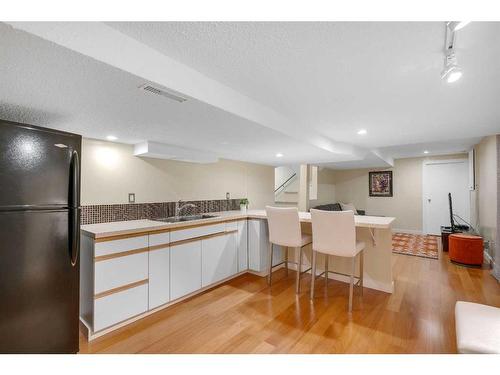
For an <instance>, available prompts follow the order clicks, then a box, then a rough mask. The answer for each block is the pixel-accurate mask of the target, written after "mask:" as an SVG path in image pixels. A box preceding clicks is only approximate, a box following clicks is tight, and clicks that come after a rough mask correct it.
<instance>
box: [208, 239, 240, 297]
mask: <svg viewBox="0 0 500 375" xmlns="http://www.w3.org/2000/svg"><path fill="white" fill-rule="evenodd" d="M236 238H237V233H230V234H226V235H222V236H217V237H212V238H208V239H206V240H202V241H201V251H202V253H201V259H202V270H201V275H202V286H203V287H205V286H208V285H211V284H214V283H216V282H218V281H220V280H223V279H225V278H227V277H230V276H232V275H234V274H236V273H237V272H238V251H237V245H236Z"/></svg>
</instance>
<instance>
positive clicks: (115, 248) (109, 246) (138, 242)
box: [95, 235, 148, 257]
mask: <svg viewBox="0 0 500 375" xmlns="http://www.w3.org/2000/svg"><path fill="white" fill-rule="evenodd" d="M147 247H148V236H147V235H146V236H139V237H130V238H124V239H121V240H114V241H104V242H96V244H95V256H96V257H100V256H103V255H110V254H116V253H121V252H124V251H130V250H137V249H144V248H147Z"/></svg>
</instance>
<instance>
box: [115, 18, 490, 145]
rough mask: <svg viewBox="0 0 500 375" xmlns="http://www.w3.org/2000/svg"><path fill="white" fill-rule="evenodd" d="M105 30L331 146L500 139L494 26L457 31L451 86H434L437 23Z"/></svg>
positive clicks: (439, 54) (439, 50)
mask: <svg viewBox="0 0 500 375" xmlns="http://www.w3.org/2000/svg"><path fill="white" fill-rule="evenodd" d="M109 25H111V26H112V27H114V28H116V29H118V30H120V31H122V32H123V33H125V34H127V35H129V36H132V37H134V38H136V39H137V40H140V41H142V42H144V43H145V44H148V45H149V46H151V47H153V48H156V49H157V50H159V51H161V52H162V53H165V54H167V55H169V56H171V57H172V58H174V59H176V60H178V61H180V62H182V63H184V64H187V65H189V66H191V67H194V68H195V69H197V70H199V71H200V72H202V73H203V74H206V75H207V76H210V77H213V78H214V79H216V80H218V81H221V82H223V83H225V84H227V85H228V86H230V87H232V88H234V89H236V90H238V91H241V92H243V93H245V94H246V95H248V96H250V97H252V98H254V99H257V100H259V101H260V102H262V103H264V104H266V105H268V106H270V107H272V108H274V109H276V110H277V111H279V112H280V113H283V114H284V115H286V116H288V117H290V118H294V119H296V120H297V121H298V122H299V123H300V124H301V125H302V126H304V127H311V128H314V129H316V130H318V131H319V132H321V133H322V134H324V135H326V136H328V137H331V138H333V139H335V140H338V141H344V142H350V143H355V144H357V145H359V146H365V147H384V146H391V145H402V144H408V143H418V142H428V141H442V140H449V139H454V138H465V137H474V136H483V135H486V134H493V133H496V132H498V131H500V121H499V120H500V106H498V105H496V101H497V98H498V96H499V94H500V70H498V69H497V68H496V65H497V61H498V60H499V58H500V23H498V22H488V23H485V22H473V23H471V24H469V25H468V26H467V27H466V28H464V29H463V30H461V31H460V32H459V35H458V38H457V46H458V52H457V57H458V61H459V63H460V65H461V66H463V68H464V70H465V73H464V76H463V79H462V80H460V81H458V82H456V83H455V84H454V85H450V84H447V83H446V82H443V81H442V80H441V79H439V75H440V72H441V69H442V66H443V45H444V32H445V26H444V22H399V23H396V22H287V23H284V22H280V23H277V22H269V23H265V22H253V23H249V22H242V23H237V22H231V23H222V22H213V23H201V22H169V23H153V22H150V23H141V22H134V23H130V22H126V23H109ZM360 128H365V129H367V130H368V132H369V134H368V136H365V137H359V136H357V135H356V131H357V130H358V129H360Z"/></svg>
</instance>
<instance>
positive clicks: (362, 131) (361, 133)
mask: <svg viewBox="0 0 500 375" xmlns="http://www.w3.org/2000/svg"><path fill="white" fill-rule="evenodd" d="M366 133H367V131H366V129H360V130H358V134H359V135H365V134H366Z"/></svg>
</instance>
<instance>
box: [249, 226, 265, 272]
mask: <svg viewBox="0 0 500 375" xmlns="http://www.w3.org/2000/svg"><path fill="white" fill-rule="evenodd" d="M248 268H249V269H251V270H252V271H257V272H260V271H262V270H263V265H262V263H261V220H248Z"/></svg>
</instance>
